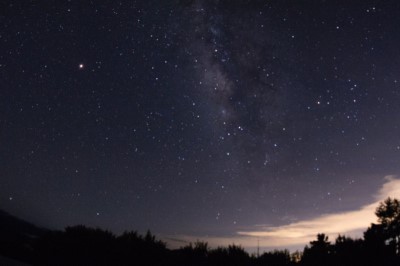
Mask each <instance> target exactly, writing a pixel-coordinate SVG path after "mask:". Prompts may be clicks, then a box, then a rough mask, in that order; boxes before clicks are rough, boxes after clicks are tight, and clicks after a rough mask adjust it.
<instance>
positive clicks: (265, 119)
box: [0, 0, 400, 246]
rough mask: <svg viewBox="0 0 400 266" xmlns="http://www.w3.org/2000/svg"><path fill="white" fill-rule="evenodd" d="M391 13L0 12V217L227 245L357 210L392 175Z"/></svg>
mask: <svg viewBox="0 0 400 266" xmlns="http://www.w3.org/2000/svg"><path fill="white" fill-rule="evenodd" d="M399 12H400V3H399V2H398V1H378V0H376V1H323V0H321V1H313V0H309V1H305V0H301V1H294V0H291V1H287V0H284V1H277V0H276V1H222V0H221V1H207V0H193V1H191V0H185V1H177V0H171V1H106V0H101V1H77V0H68V1H34V0H32V1H2V2H1V4H0V84H1V85H0V208H2V209H4V210H6V211H8V212H10V213H12V214H14V215H16V216H19V217H21V218H24V219H27V220H29V221H32V222H34V223H36V224H38V225H42V226H46V227H49V228H57V229H61V228H64V227H65V226H67V225H74V224H85V225H89V226H99V227H102V228H107V229H110V230H112V231H113V232H115V233H121V232H123V231H124V230H139V231H141V232H142V231H144V230H147V229H151V230H152V232H154V233H155V234H156V235H160V236H164V237H165V239H167V240H168V239H170V240H171V239H175V240H178V241H181V242H182V243H186V242H185V241H186V240H187V241H189V240H190V239H198V238H204V239H205V240H209V241H210V242H211V243H213V241H214V240H215V242H216V243H217V242H218V241H217V240H218V239H229V240H235V242H236V243H239V244H240V243H241V242H240V236H241V233H238V232H252V231H257V230H259V229H260V228H261V227H262V226H268V227H267V230H271V228H281V227H282V226H285V225H290V224H296V223H298V222H299V221H306V220H309V219H317V218H318V217H320V216H323V215H325V216H326V215H335V214H338V213H346V212H351V211H354V210H358V209H360V208H362V207H363V206H367V205H368V204H369V203H371V202H375V200H376V197H375V196H376V195H377V193H378V192H379V191H381V192H382V191H383V190H382V189H383V188H385V184H386V187H387V184H389V183H390V182H395V181H396V175H398V174H399V173H400V166H399V161H400V128H399V126H400V116H399V113H400V72H399V71H400V53H399V47H400V31H399V30H398V25H399V23H400V20H399V16H398V14H399ZM388 175H392V177H390V178H388V177H387V176H388ZM385 176H386V178H385ZM390 184H391V183H390ZM384 191H386V190H384ZM378 194H379V193H378ZM381 194H382V193H381ZM382 196H384V195H382ZM394 196H396V195H394ZM366 226H368V223H366V225H365V227H366ZM263 228H264V229H265V228H266V227H263ZM268 228H269V229H268ZM316 230H317V229H316ZM249 234H250V233H249ZM281 234H284V233H282V232H281ZM253 236H254V235H253ZM184 239H185V240H184ZM171 241H172V240H171ZM266 242H268V241H267V240H266V241H265V242H264V243H263V244H265V245H271V246H273V243H269V244H268V243H266ZM243 243H244V244H243V245H244V246H246V245H248V244H246V243H245V242H243ZM254 244H255V245H256V240H254ZM286 244H288V243H286ZM289 244H290V243H289ZM289 244H288V245H289ZM304 244H306V243H304Z"/></svg>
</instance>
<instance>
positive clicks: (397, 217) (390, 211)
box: [375, 197, 400, 255]
mask: <svg viewBox="0 0 400 266" xmlns="http://www.w3.org/2000/svg"><path fill="white" fill-rule="evenodd" d="M375 214H376V216H378V222H379V223H380V224H381V225H382V230H383V234H384V237H385V240H386V242H387V243H388V244H389V245H390V246H391V247H392V249H393V251H394V252H395V254H397V255H398V254H399V251H400V250H399V244H400V202H399V201H398V200H397V199H391V198H390V197H389V198H387V199H386V200H385V201H384V202H381V203H380V204H379V207H378V208H377V209H376V211H375Z"/></svg>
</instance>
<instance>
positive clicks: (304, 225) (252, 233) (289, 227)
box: [182, 176, 400, 250]
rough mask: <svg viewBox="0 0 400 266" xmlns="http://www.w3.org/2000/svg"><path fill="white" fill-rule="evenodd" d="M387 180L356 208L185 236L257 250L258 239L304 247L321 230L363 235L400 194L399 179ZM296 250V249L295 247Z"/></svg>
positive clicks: (264, 242) (270, 244) (264, 244)
mask: <svg viewBox="0 0 400 266" xmlns="http://www.w3.org/2000/svg"><path fill="white" fill-rule="evenodd" d="M384 180H385V183H384V184H383V185H382V187H381V188H380V189H379V191H378V192H377V194H376V195H375V196H374V201H373V202H371V203H369V204H366V205H364V206H361V207H360V208H359V209H357V210H353V211H346V212H341V213H332V214H324V215H321V216H319V217H315V218H312V219H306V220H301V221H297V222H293V223H289V224H286V225H281V226H255V227H254V230H248V231H239V232H237V233H236V235H234V236H232V237H204V238H201V237H200V238H194V237H189V236H182V238H183V239H185V240H186V241H193V239H194V240H196V239H198V240H201V241H207V242H209V243H210V245H211V246H219V245H223V246H226V245H229V244H232V243H235V244H240V245H241V246H243V247H245V248H247V249H248V250H252V249H253V250H254V247H255V246H256V245H257V240H259V241H260V246H261V247H263V248H265V249H272V248H289V249H291V247H296V248H302V247H303V246H305V245H306V244H307V243H308V242H309V241H311V240H313V239H315V237H316V235H317V234H318V233H325V234H327V235H328V236H329V238H330V239H331V240H334V239H335V238H336V237H337V236H338V235H339V234H342V235H343V234H345V235H347V236H351V237H362V232H364V231H365V230H366V229H367V227H368V226H369V225H370V224H371V223H374V222H376V220H377V218H376V216H375V214H374V213H375V209H376V207H377V206H378V205H379V203H380V202H382V201H383V200H384V199H386V198H387V197H392V198H395V197H397V198H398V197H399V195H400V179H396V178H395V177H394V176H386V177H385V178H384ZM292 249H293V248H292Z"/></svg>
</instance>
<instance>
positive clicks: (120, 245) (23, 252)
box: [0, 198, 400, 266]
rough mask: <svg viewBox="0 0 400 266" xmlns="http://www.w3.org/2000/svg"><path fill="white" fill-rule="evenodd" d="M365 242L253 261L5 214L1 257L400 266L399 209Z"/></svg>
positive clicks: (320, 239)
mask: <svg viewBox="0 0 400 266" xmlns="http://www.w3.org/2000/svg"><path fill="white" fill-rule="evenodd" d="M375 214H376V215H377V221H378V223H377V224H371V226H370V227H368V229H367V230H366V231H365V233H364V239H352V238H350V237H346V236H344V235H339V236H338V237H337V238H336V240H335V243H333V244H332V243H331V242H330V241H328V236H326V235H325V234H323V233H321V234H318V235H317V238H316V240H313V241H310V243H309V245H307V246H306V247H305V248H304V252H303V254H301V253H299V252H295V253H293V254H290V252H289V251H287V250H274V251H270V252H266V253H264V254H261V256H259V257H255V256H250V255H249V254H248V253H247V252H246V251H245V250H244V249H243V248H242V247H241V246H237V245H229V246H228V247H218V248H215V249H211V248H210V247H209V246H208V244H207V243H206V242H200V241H197V242H195V243H193V244H192V243H190V244H189V245H187V246H184V247H182V248H180V249H178V250H169V249H167V247H166V243H164V242H162V241H160V240H157V239H156V237H155V236H154V235H153V234H152V233H151V232H150V231H148V232H147V233H146V234H145V235H140V234H139V233H138V232H136V231H126V232H124V233H123V234H122V235H120V236H115V235H114V234H113V233H111V232H110V231H107V230H102V229H99V228H90V227H86V226H84V225H78V226H72V227H67V228H65V230H63V231H50V230H44V229H40V228H38V227H35V226H33V225H31V224H29V223H27V222H25V221H22V220H19V219H17V218H15V217H12V216H10V215H7V214H5V213H4V212H2V211H0V225H1V226H0V233H1V238H0V254H2V255H4V256H8V257H11V258H14V259H18V260H20V261H24V262H27V263H29V264H31V265H137V266H205V265H211V266H216V265H223V266H224V265H229V266H266V265H269V266H283V265H325V266H330V265H341V266H350V265H351V266H357V265H360V266H361V265H380V266H394V265H400V259H399V258H400V254H399V245H400V243H399V241H400V232H399V230H400V203H399V201H398V200H396V199H391V198H387V199H386V200H385V201H384V202H382V203H380V204H379V206H378V207H377V209H376V212H375Z"/></svg>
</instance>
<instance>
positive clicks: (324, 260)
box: [302, 234, 331, 265]
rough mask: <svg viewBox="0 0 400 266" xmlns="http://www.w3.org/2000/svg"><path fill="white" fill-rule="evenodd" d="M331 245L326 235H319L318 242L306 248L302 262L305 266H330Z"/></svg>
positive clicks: (311, 243)
mask: <svg viewBox="0 0 400 266" xmlns="http://www.w3.org/2000/svg"><path fill="white" fill-rule="evenodd" d="M330 253H331V243H330V242H329V241H328V236H326V235H325V234H317V240H315V241H311V242H310V247H308V246H306V247H305V248H304V253H303V259H302V262H303V263H305V265H330V261H329V255H330Z"/></svg>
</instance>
